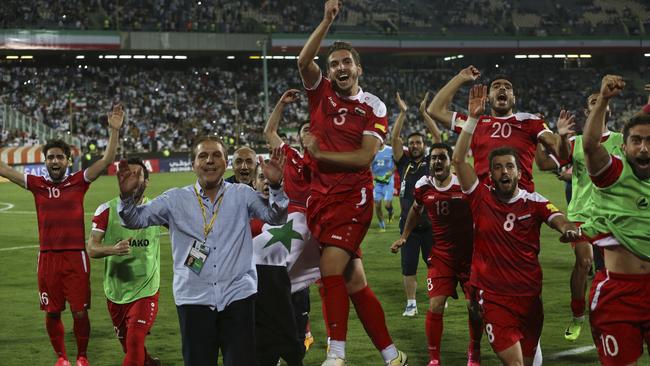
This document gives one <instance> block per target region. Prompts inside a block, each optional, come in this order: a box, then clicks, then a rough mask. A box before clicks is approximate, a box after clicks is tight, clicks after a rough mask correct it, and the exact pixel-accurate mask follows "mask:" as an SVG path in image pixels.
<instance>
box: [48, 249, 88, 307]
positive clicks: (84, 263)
mask: <svg viewBox="0 0 650 366" xmlns="http://www.w3.org/2000/svg"><path fill="white" fill-rule="evenodd" d="M38 295H39V298H40V301H41V310H45V311H47V312H48V313H59V312H61V311H63V310H65V302H66V300H67V301H68V303H69V304H70V310H71V311H82V310H84V309H90V261H89V259H88V254H87V253H86V251H85V250H65V251H46V252H40V253H39V254H38Z"/></svg>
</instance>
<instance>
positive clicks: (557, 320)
mask: <svg viewBox="0 0 650 366" xmlns="http://www.w3.org/2000/svg"><path fill="white" fill-rule="evenodd" d="M193 181H194V176H193V174H191V173H173V174H157V175H153V176H152V178H151V185H150V188H149V190H148V195H149V196H151V197H153V196H156V195H157V194H159V193H161V192H163V191H164V190H166V189H168V188H170V187H174V186H181V185H185V184H190V183H192V182H193ZM536 181H537V182H538V187H539V188H538V189H539V191H540V192H541V193H542V194H544V195H545V196H546V197H547V198H549V199H551V200H552V201H553V202H554V203H555V204H556V205H557V206H558V207H560V208H561V209H563V210H564V209H565V207H566V205H565V204H564V187H563V185H562V184H561V183H560V182H558V181H557V180H556V179H555V177H554V176H552V175H548V174H541V173H537V174H536ZM116 194H117V183H116V180H115V177H102V178H100V179H99V180H98V181H97V182H95V183H94V184H93V185H92V186H91V188H90V190H89V191H88V194H87V196H86V202H85V207H86V209H85V210H86V226H87V227H89V226H90V218H91V216H92V213H93V212H94V210H95V209H96V208H97V206H98V205H99V204H100V203H102V202H104V201H107V200H109V199H110V198H112V197H114V196H115V195H116ZM0 202H4V203H11V204H13V205H14V207H13V208H12V209H11V211H13V212H14V213H13V214H12V213H11V211H8V212H5V213H0V228H1V230H2V231H1V232H0V250H2V249H3V248H10V247H22V246H34V245H37V244H38V231H37V223H36V216H35V213H34V201H33V198H32V195H31V194H30V193H29V192H27V191H24V190H22V189H20V188H18V187H17V186H15V185H13V184H10V183H0ZM395 203H396V204H397V202H395ZM2 208H3V206H2V205H0V209H2ZM197 225H198V223H197ZM398 235H399V234H398V228H397V223H396V222H393V223H392V224H390V225H389V226H388V230H387V232H385V233H379V231H378V230H377V228H376V224H373V226H372V228H371V229H370V230H369V232H368V235H367V236H366V240H365V242H364V245H363V251H364V262H365V268H366V273H367V276H368V280H369V283H370V285H371V287H372V288H373V290H374V291H375V293H376V294H377V296H378V297H379V299H380V301H381V302H382V305H383V307H384V311H385V313H386V318H387V321H388V327H389V329H390V332H391V335H392V336H393V339H394V340H395V343H396V344H397V346H398V347H399V348H400V349H403V350H404V351H406V352H407V353H408V354H409V359H410V361H411V365H416V366H417V365H425V364H426V363H427V362H428V355H427V348H426V337H425V335H424V315H423V314H424V313H425V311H426V304H427V301H428V300H427V296H426V292H425V289H424V286H423V285H424V283H425V280H424V278H425V272H426V271H425V268H424V267H423V266H422V264H420V271H419V273H418V277H419V289H418V295H417V296H418V306H419V310H420V315H419V316H417V317H415V318H412V319H406V318H403V317H402V316H401V313H402V311H403V307H404V305H405V300H404V292H403V288H402V278H401V272H400V261H399V256H398V255H393V254H391V253H390V251H389V250H388V247H389V245H390V243H392V241H393V240H395V239H396V238H397V237H398ZM557 238H558V235H557V234H556V233H555V232H551V230H549V229H548V228H544V229H543V231H542V252H541V257H540V258H541V262H542V267H543V269H544V290H543V291H544V292H543V296H544V307H545V324H544V331H543V334H542V349H543V352H544V355H545V358H547V357H549V356H550V355H551V354H554V353H557V352H560V351H565V350H569V349H572V348H576V347H581V346H589V345H592V340H591V334H590V332H589V326H588V325H587V326H586V327H584V328H583V334H582V335H581V336H580V339H579V340H578V341H577V342H575V343H568V342H566V341H565V340H564V337H563V332H564V327H565V326H566V322H567V321H568V320H569V319H570V308H569V286H568V282H569V275H570V271H571V268H572V266H573V261H574V258H573V253H572V251H571V248H570V247H569V246H567V245H564V244H561V243H559V242H558V240H557ZM37 253H38V249H37V248H35V247H32V248H23V249H15V250H4V251H0V278H2V280H1V281H2V282H1V285H0V309H2V311H1V312H0V328H1V329H2V332H0V344H1V345H2V346H0V360H1V361H0V364H2V365H6V366H8V365H38V366H40V365H51V364H53V363H54V360H55V358H54V353H53V351H52V348H51V346H50V343H49V339H48V337H47V333H46V331H45V325H44V315H43V313H42V312H41V311H40V310H39V302H38V290H37V282H36V257H37ZM161 253H162V255H161V261H162V264H161V268H162V279H161V288H160V310H159V313H158V319H157V320H156V323H155V325H154V327H153V329H152V332H151V335H150V336H149V337H148V338H147V346H148V349H149V350H150V352H151V353H152V354H154V355H156V356H158V357H160V358H161V359H162V360H163V361H164V364H165V365H182V357H181V352H180V335H179V330H178V319H177V316H176V308H175V305H174V302H173V298H172V291H171V284H172V283H171V275H172V273H171V272H172V267H171V254H170V245H169V238H168V236H167V235H165V236H163V237H162V251H161ZM91 266H92V271H91V278H92V309H91V310H90V319H91V326H92V335H91V339H90V345H89V352H88V354H89V359H90V361H91V364H93V365H99V366H106V365H119V364H121V360H122V350H121V347H120V345H119V343H118V341H117V339H116V338H115V335H114V333H113V327H112V325H111V322H110V318H109V316H108V312H107V310H106V302H105V301H106V300H105V298H104V294H103V289H102V275H103V263H102V261H100V260H93V261H92V264H91ZM311 316H312V331H313V333H314V336H315V338H316V343H315V345H314V347H313V348H312V349H311V350H310V351H309V352H308V354H307V356H306V359H305V365H320V362H322V360H323V358H324V355H325V346H326V342H325V340H326V336H325V335H324V330H323V322H322V317H321V307H320V299H319V297H318V293H317V291H316V290H315V289H314V290H312V313H311ZM64 324H65V327H66V328H65V329H66V346H67V350H68V353H69V355H70V356H71V357H74V355H75V354H76V346H75V344H74V337H73V334H72V321H71V317H70V313H69V312H66V313H65V314H64ZM467 340H468V332H467V315H466V311H465V307H464V301H454V300H450V301H449V308H448V309H447V310H446V312H445V329H444V335H443V344H442V357H443V362H444V363H445V364H446V365H464V364H465V362H466V361H465V350H466V345H467ZM482 353H483V360H484V362H483V365H498V364H499V362H498V361H497V359H496V357H495V356H494V354H493V353H492V351H491V349H490V348H489V345H488V344H487V340H486V339H485V337H484V342H483V350H482ZM347 355H348V363H349V364H350V365H380V364H382V363H381V357H380V355H379V353H378V352H377V351H376V350H375V349H374V348H373V346H372V343H371V342H370V340H369V339H368V337H367V336H366V334H365V332H364V330H363V328H362V327H361V324H360V323H359V321H358V319H357V317H356V314H355V313H354V310H352V311H351V314H350V322H349V334H348V347H347ZM644 359H645V356H644ZM545 364H546V365H597V364H598V362H597V355H596V351H595V350H592V351H589V352H587V353H583V354H580V355H576V356H569V357H565V358H562V359H559V360H553V361H551V360H547V361H546V362H545Z"/></svg>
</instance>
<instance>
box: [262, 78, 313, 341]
mask: <svg viewBox="0 0 650 366" xmlns="http://www.w3.org/2000/svg"><path fill="white" fill-rule="evenodd" d="M299 93H300V91H299V90H296V89H289V90H287V91H286V92H284V94H283V95H282V97H280V100H279V101H278V102H277V104H276V105H275V108H274V109H273V112H272V113H271V115H270V116H269V120H268V121H267V122H266V127H265V128H264V134H265V136H266V141H267V142H268V143H269V146H271V148H273V149H275V148H280V149H282V151H283V152H284V154H285V156H286V163H285V164H284V170H283V176H284V181H283V184H284V189H285V192H286V194H287V197H289V208H288V209H287V212H288V217H287V220H289V221H292V222H293V230H295V231H296V232H298V233H299V234H300V240H296V241H294V242H293V243H294V244H292V246H291V253H290V260H289V263H290V264H289V265H288V270H289V278H290V279H291V293H292V299H293V305H294V310H295V311H296V323H297V324H298V329H301V330H305V328H306V327H307V324H308V321H309V307H310V302H309V285H311V284H312V283H314V282H315V281H316V280H318V279H319V278H320V269H319V268H318V264H319V258H320V252H319V248H318V243H317V242H316V241H315V240H314V239H312V235H311V233H310V231H309V228H308V227H307V219H306V216H305V213H306V211H307V198H308V197H309V176H310V170H309V167H308V166H307V165H306V164H305V162H304V158H303V151H304V146H303V137H304V136H305V134H306V133H307V132H308V131H309V122H303V123H302V124H301V125H300V127H299V128H298V142H299V144H300V151H299V150H296V149H295V148H293V147H291V146H289V144H287V143H285V142H284V141H283V140H282V138H281V137H280V135H278V126H279V125H280V120H281V119H282V113H283V112H284V108H285V107H286V106H287V105H288V104H291V103H294V102H296V101H297V100H298V99H299ZM300 338H301V339H303V340H304V344H305V348H307V349H309V347H310V346H311V343H313V342H314V338H313V336H311V335H309V336H306V335H305V333H304V332H303V333H302V336H301V337H300ZM310 342H311V343H310Z"/></svg>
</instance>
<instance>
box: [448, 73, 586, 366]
mask: <svg viewBox="0 0 650 366" xmlns="http://www.w3.org/2000/svg"><path fill="white" fill-rule="evenodd" d="M486 100H487V87H485V86H482V85H475V86H473V87H472V89H471V90H470V94H469V107H468V111H469V116H470V118H468V119H467V121H466V123H465V124H464V125H463V129H462V132H461V134H460V137H459V138H458V142H457V143H456V149H455V150H454V154H453V158H452V160H453V165H454V168H455V170H456V174H457V176H458V181H459V183H460V186H461V188H462V190H463V192H464V193H465V194H467V196H468V199H469V201H470V207H471V210H472V217H473V220H474V253H473V256H472V273H471V276H470V283H471V284H472V286H473V287H475V291H477V292H478V299H479V300H478V301H479V304H480V306H481V312H482V315H483V323H484V324H485V333H486V334H487V337H488V341H489V342H490V345H491V346H492V349H493V350H494V352H495V353H496V354H497V356H498V357H499V359H500V360H501V362H502V363H503V364H504V365H532V364H533V359H534V356H535V352H536V350H537V347H538V341H539V336H540V334H541V331H542V324H543V321H544V313H543V307H542V301H541V298H540V295H541V289H542V270H541V267H540V265H539V260H538V254H539V247H540V242H539V240H540V227H541V224H542V223H543V222H546V223H547V224H548V225H549V226H550V227H551V228H553V229H555V230H557V231H559V232H560V233H561V234H562V239H563V240H565V241H566V240H575V239H577V238H578V233H577V229H576V228H575V225H574V224H572V223H570V222H569V221H567V220H566V218H565V217H564V215H562V213H561V212H559V211H558V210H557V208H555V206H553V204H551V203H550V202H549V201H548V200H547V199H546V198H544V197H542V196H541V195H540V194H538V193H535V192H529V191H526V190H525V189H522V188H519V186H518V183H519V179H520V178H521V176H522V171H521V170H520V168H519V166H520V164H519V159H518V157H517V152H516V151H515V150H514V149H512V148H509V147H501V148H497V149H495V150H492V151H491V152H490V153H489V155H488V164H489V168H490V178H491V179H492V182H494V186H492V187H490V186H487V185H485V184H482V183H480V181H479V179H478V177H477V175H476V172H475V171H474V168H472V166H471V165H470V164H469V163H467V161H466V157H467V153H468V151H469V146H470V141H471V139H472V135H473V134H474V131H475V130H476V129H477V128H478V127H477V124H479V123H480V122H479V118H480V116H481V115H482V114H483V112H484V110H485V102H486Z"/></svg>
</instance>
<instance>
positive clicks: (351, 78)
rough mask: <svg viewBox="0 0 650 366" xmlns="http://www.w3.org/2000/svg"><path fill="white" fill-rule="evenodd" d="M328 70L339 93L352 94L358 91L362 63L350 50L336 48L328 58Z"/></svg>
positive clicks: (333, 85)
mask: <svg viewBox="0 0 650 366" xmlns="http://www.w3.org/2000/svg"><path fill="white" fill-rule="evenodd" d="M327 70H328V76H329V78H330V80H332V87H333V88H334V90H336V91H337V92H338V93H339V94H342V95H347V96H351V95H354V94H356V93H357V92H358V87H359V76H361V74H362V70H361V65H358V64H357V63H356V61H355V60H354V57H353V55H352V52H351V51H349V50H344V49H341V50H336V51H334V52H332V53H331V54H330V55H329V57H328V58H327Z"/></svg>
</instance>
